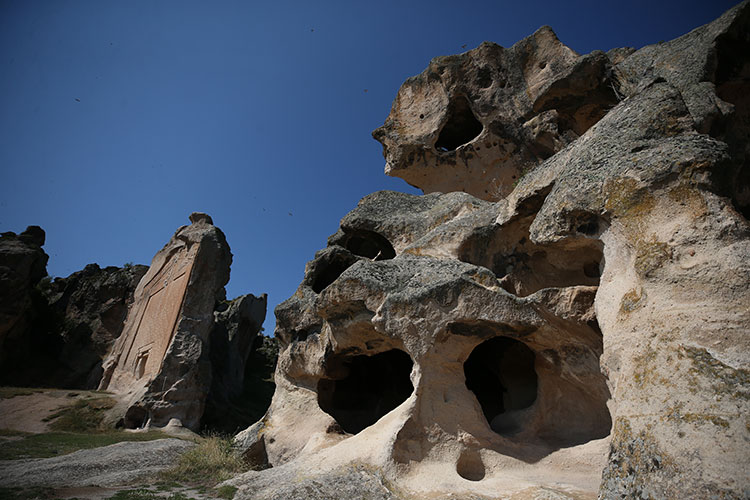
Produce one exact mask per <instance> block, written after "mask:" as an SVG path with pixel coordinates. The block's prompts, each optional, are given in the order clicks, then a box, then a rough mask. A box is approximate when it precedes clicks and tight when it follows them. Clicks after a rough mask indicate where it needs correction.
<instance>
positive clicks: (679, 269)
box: [233, 2, 750, 499]
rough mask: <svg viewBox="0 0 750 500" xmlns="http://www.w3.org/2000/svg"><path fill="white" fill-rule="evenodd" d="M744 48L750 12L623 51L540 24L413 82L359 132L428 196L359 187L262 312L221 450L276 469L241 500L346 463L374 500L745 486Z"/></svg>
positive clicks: (737, 494)
mask: <svg viewBox="0 0 750 500" xmlns="http://www.w3.org/2000/svg"><path fill="white" fill-rule="evenodd" d="M749 37H750V3H748V2H743V3H741V4H740V5H738V6H737V7H735V8H733V9H731V10H730V11H728V12H727V13H726V14H725V15H723V16H722V17H721V18H719V19H718V20H716V21H715V22H713V23H711V24H709V25H706V26H704V27H701V28H698V29H696V30H694V31H692V32H691V33H689V34H687V35H685V36H683V37H681V38H679V39H677V40H674V41H672V42H668V43H662V44H658V45H655V46H649V47H644V48H643V49H641V50H639V51H633V50H631V49H621V50H612V51H610V52H608V53H607V54H604V53H601V52H594V53H592V54H588V55H585V56H578V55H577V54H575V53H574V52H573V51H571V50H570V49H568V48H567V47H565V46H564V45H562V43H560V42H559V41H558V40H557V38H556V37H555V36H554V33H552V31H551V30H550V29H549V28H542V29H540V30H539V31H537V32H536V33H535V34H534V35H532V36H531V37H529V38H527V39H525V40H523V41H521V42H519V43H518V44H516V45H514V46H513V47H511V48H510V49H503V48H501V47H498V46H496V45H493V44H488V43H485V44H482V45H481V46H480V47H478V48H477V49H474V50H472V51H469V52H467V53H465V54H462V55H459V56H450V57H446V58H437V59H435V60H433V61H432V62H431V63H430V66H429V67H428V69H427V70H425V72H423V73H422V74H421V75H419V76H417V77H414V78H411V79H409V80H407V81H406V83H404V85H403V86H402V88H401V90H400V91H399V94H398V96H397V98H396V101H395V102H394V105H393V108H392V110H391V114H390V116H389V117H388V119H387V121H386V124H385V125H384V126H383V127H381V128H380V129H378V130H377V131H375V133H374V135H375V137H376V138H377V139H378V140H379V141H381V142H382V143H383V144H384V153H385V156H386V161H387V166H386V171H387V172H388V173H390V174H392V175H398V176H400V177H402V178H404V179H406V180H407V181H408V182H410V183H411V184H414V185H416V186H418V187H420V188H422V189H423V190H424V191H425V192H427V193H432V194H426V195H424V196H411V195H404V194H399V193H392V192H380V193H375V194H372V195H370V196H367V197H365V198H364V199H363V200H362V201H361V202H360V204H359V206H358V207H357V208H356V209H355V210H354V211H352V212H351V213H350V214H348V215H347V216H346V217H344V219H343V220H342V221H341V227H340V230H339V231H338V232H337V233H336V234H334V235H333V236H331V238H330V239H329V242H328V247H327V248H325V249H323V250H321V251H320V252H318V253H317V254H316V256H315V258H314V260H313V261H311V262H310V263H309V264H308V266H307V268H306V272H305V278H304V280H303V282H302V284H301V285H300V287H299V289H298V290H297V292H296V293H295V294H294V296H292V297H291V298H290V299H289V300H287V301H286V302H284V303H283V304H281V305H280V306H279V307H277V309H276V316H277V327H276V337H277V338H278V339H279V342H280V347H281V353H280V358H279V362H278V367H277V371H276V376H275V378H276V386H277V388H276V393H275V394H274V398H273V402H272V404H271V407H270V408H269V410H268V412H267V414H266V415H265V417H264V418H263V419H262V420H261V421H259V422H258V423H256V424H255V425H253V426H252V427H250V428H249V429H247V430H246V431H245V432H243V433H241V434H240V435H239V436H238V438H237V443H238V446H240V447H241V448H242V449H244V450H246V451H247V456H248V458H251V459H253V460H255V461H256V462H257V463H258V465H266V464H267V465H271V466H273V467H274V468H279V469H283V472H281V470H280V471H279V472H278V473H276V472H272V471H273V470H274V469H271V470H270V471H264V472H253V473H248V474H247V475H245V476H240V477H239V478H237V479H235V480H234V481H233V482H234V484H236V485H239V486H241V489H240V491H239V495H240V496H241V497H243V498H255V497H254V496H253V495H254V493H253V491H260V492H262V495H265V496H262V495H261V497H262V498H275V497H274V494H276V493H275V492H278V491H282V490H280V489H274V486H273V484H272V483H273V481H272V480H271V479H272V478H274V477H277V475H281V476H284V475H290V477H304V478H317V479H318V480H319V483H318V484H323V483H325V481H327V479H326V478H329V477H330V476H331V474H333V475H336V474H339V475H340V474H341V472H336V471H342V470H345V469H346V468H347V467H352V466H357V467H359V466H363V467H365V470H367V471H371V472H370V473H371V474H374V477H378V478H383V480H384V481H385V482H386V483H387V484H388V485H389V489H388V491H387V492H384V493H383V494H384V495H385V496H386V497H388V495H391V494H393V495H397V496H403V497H405V498H411V497H417V498H422V497H425V498H515V497H518V498H526V497H527V496H531V497H534V496H533V495H536V493H534V492H535V491H537V492H542V491H543V492H546V493H545V494H548V495H549V496H554V495H558V496H559V497H561V498H570V497H573V498H579V497H580V498H591V497H593V496H596V495H597V494H598V495H599V496H600V497H601V498H607V499H609V498H641V497H644V498H655V499H657V498H659V499H661V498H663V499H677V498H696V497H700V498H711V497H715V498H742V497H744V496H747V492H748V491H750V483H749V482H748V477H749V476H748V474H747V469H746V463H747V457H748V456H750V445H748V442H749V439H750V438H749V437H748V420H747V415H748V414H750V403H748V394H750V375H749V374H750V371H748V370H750V357H749V355H748V353H749V352H750V349H749V348H750V333H749V332H750V309H749V308H748V305H749V304H750V225H749V224H748V220H747V215H748V198H747V193H748V189H749V187H748V168H747V157H748V155H747V147H748V146H747V144H748V142H747V134H748V132H749V131H750V127H748V120H747V117H748V116H749V114H750V110H749V109H748V102H747V99H746V97H745V96H747V95H749V94H750V84H749V83H748V80H749V79H750V59H749V58H750V56H748V54H750V50H748V47H749V46H750V45H749V43H750V39H749ZM522 174H523V175H522ZM439 192H443V193H446V194H439ZM370 473H368V474H370ZM311 480H312V481H313V482H314V481H315V480H314V479H311ZM371 480H372V477H370V476H368V478H365V479H363V481H371ZM320 481H322V482H323V483H320ZM253 485H255V487H257V488H258V489H257V490H254V489H253V488H254V486H253ZM308 489H309V490H310V491H316V490H315V488H314V487H313V486H310V488H308ZM292 490H293V491H291V492H287V493H288V494H290V495H291V494H299V491H297V490H294V488H292ZM283 491H286V490H283ZM300 491H301V490H300ZM259 494H260V493H259Z"/></svg>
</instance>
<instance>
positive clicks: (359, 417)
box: [318, 349, 414, 434]
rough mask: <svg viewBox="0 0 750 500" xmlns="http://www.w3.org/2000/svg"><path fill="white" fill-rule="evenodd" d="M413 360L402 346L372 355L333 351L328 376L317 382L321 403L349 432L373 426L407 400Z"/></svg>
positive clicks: (412, 388)
mask: <svg viewBox="0 0 750 500" xmlns="http://www.w3.org/2000/svg"><path fill="white" fill-rule="evenodd" d="M411 369H412V361H411V358H410V357H409V355H408V354H406V353H405V352H404V351H401V350H399V349H392V350H390V351H386V352H382V353H380V354H375V355H373V356H364V355H359V356H342V355H337V354H334V355H332V356H330V357H329V358H328V359H327V360H326V362H325V370H326V377H327V378H323V379H321V380H320V382H318V404H319V405H320V408H321V409H322V410H323V411H324V412H326V413H328V414H329V415H331V416H332V417H333V418H335V419H336V422H338V424H339V425H340V426H341V428H342V429H343V430H344V431H346V432H348V433H349V434H356V433H358V432H359V431H361V430H362V429H364V428H366V427H369V426H371V425H372V424H374V423H375V422H377V421H378V420H380V418H381V417H382V416H383V415H385V414H386V413H388V412H390V411H391V410H393V409H394V408H396V407H397V406H398V405H400V404H401V403H403V402H404V401H406V399H407V398H408V397H409V396H410V395H411V393H412V391H413V390H414V387H413V386H412V384H411V378H410V375H411Z"/></svg>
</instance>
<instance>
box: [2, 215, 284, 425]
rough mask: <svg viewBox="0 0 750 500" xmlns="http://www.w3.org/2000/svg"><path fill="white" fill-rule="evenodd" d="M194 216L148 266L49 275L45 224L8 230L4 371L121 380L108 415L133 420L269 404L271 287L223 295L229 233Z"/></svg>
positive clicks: (9, 380) (98, 384)
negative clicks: (266, 291) (264, 328)
mask: <svg viewBox="0 0 750 500" xmlns="http://www.w3.org/2000/svg"><path fill="white" fill-rule="evenodd" d="M190 219H191V222H192V224H191V225H190V226H183V227H182V228H180V229H179V230H178V232H177V233H176V234H175V236H174V237H173V238H172V239H171V240H170V242H169V243H167V245H166V246H165V248H164V249H163V250H162V251H160V252H159V253H158V254H157V255H156V256H155V257H154V261H153V262H152V264H151V267H147V266H142V265H132V264H128V265H125V266H124V267H122V268H118V267H106V268H104V269H102V268H100V267H99V266H98V265H96V264H90V265H88V266H86V267H85V268H84V269H83V270H81V271H78V272H75V273H73V274H72V275H70V276H69V277H67V278H57V279H55V280H54V281H52V280H50V279H49V278H48V277H47V278H46V275H47V271H46V263H47V260H48V257H47V255H46V254H45V253H44V250H43V249H42V246H43V245H44V242H45V241H44V240H45V235H44V231H43V230H42V229H41V228H39V227H36V226H32V227H29V228H28V229H27V230H26V231H24V232H23V233H21V234H20V235H18V236H16V235H15V234H13V233H5V234H3V235H2V236H1V237H0V298H2V300H0V308H1V313H2V315H0V320H2V321H0V342H1V344H0V383H2V384H3V385H13V386H21V387H26V386H40V387H62V388H70V389H95V388H101V389H106V390H109V391H112V392H115V393H116V394H117V397H118V400H119V404H118V405H117V407H116V408H115V409H114V410H113V413H112V415H111V416H110V418H111V419H112V420H113V423H117V424H118V425H122V426H125V427H131V428H135V427H144V426H155V427H163V426H165V425H167V424H168V423H169V422H170V420H172V419H177V420H179V421H180V422H181V424H182V425H183V426H185V427H187V428H189V429H192V430H199V429H200V428H201V427H209V428H211V429H213V430H215V431H222V432H233V431H236V430H238V429H239V428H243V427H246V426H247V425H249V424H250V423H252V422H253V421H254V420H256V419H257V418H258V417H259V416H260V415H262V414H263V411H265V407H263V405H264V404H265V405H267V404H268V401H270V391H272V387H273V384H272V383H271V382H268V381H267V379H268V377H269V374H270V372H271V371H272V370H273V362H274V361H275V352H273V350H271V351H268V350H267V349H266V350H263V349H262V347H263V345H264V342H265V341H264V338H263V336H262V334H260V331H261V325H262V324H263V320H264V319H265V313H266V296H265V295H262V296H261V297H255V296H253V295H249V294H248V295H243V296H241V297H238V298H236V299H234V300H232V301H227V300H226V297H225V292H224V285H225V284H226V282H227V281H228V280H229V269H230V265H231V261H232V256H231V253H230V250H229V245H228V244H227V242H226V239H225V237H224V235H223V233H222V232H221V231H220V230H219V229H218V228H216V227H215V226H214V225H213V221H212V220H211V218H210V217H209V216H207V215H206V214H201V213H194V214H192V215H191V217H190ZM261 353H262V354H261ZM268 356H273V357H272V358H271V359H270V361H269V360H268V359H266V358H267V357H268ZM248 361H251V362H252V363H253V365H254V366H253V367H250V366H248V365H247V364H246V363H247V362H248ZM246 375H247V376H248V377H247V378H246ZM248 398H250V399H257V400H260V401H262V402H261V403H260V406H261V408H258V405H259V402H258V401H254V402H253V403H251V404H249V403H247V402H246V400H247V399H248ZM204 412H206V413H207V415H206V417H207V418H206V419H203V416H204Z"/></svg>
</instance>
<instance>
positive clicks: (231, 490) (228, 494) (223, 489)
mask: <svg viewBox="0 0 750 500" xmlns="http://www.w3.org/2000/svg"><path fill="white" fill-rule="evenodd" d="M235 493H237V488H235V487H234V486H230V485H228V484H225V485H224V486H219V487H218V488H216V495H217V496H218V497H219V498H224V499H226V500H232V499H233V498H234V494H235Z"/></svg>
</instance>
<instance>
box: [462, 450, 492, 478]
mask: <svg viewBox="0 0 750 500" xmlns="http://www.w3.org/2000/svg"><path fill="white" fill-rule="evenodd" d="M456 472H458V475H459V476H461V477H462V478H464V479H467V480H469V481H481V480H482V479H484V474H485V470H484V463H483V462H482V456H481V455H480V454H479V451H477V450H465V451H464V452H463V453H461V456H460V457H459V458H458V462H456Z"/></svg>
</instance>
